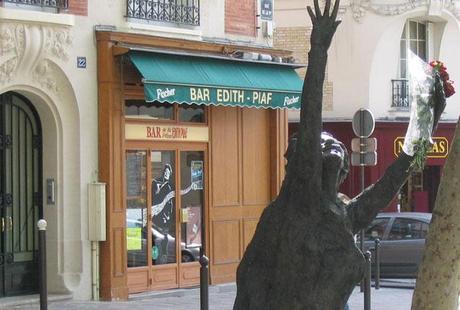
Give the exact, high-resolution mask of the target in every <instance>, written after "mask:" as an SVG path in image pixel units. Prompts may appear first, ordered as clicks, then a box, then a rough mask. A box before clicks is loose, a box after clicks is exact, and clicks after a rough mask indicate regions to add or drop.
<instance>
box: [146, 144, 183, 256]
mask: <svg viewBox="0 0 460 310" xmlns="http://www.w3.org/2000/svg"><path fill="white" fill-rule="evenodd" d="M175 155H176V152H175V151H152V152H151V155H150V161H151V169H152V170H151V176H152V181H151V192H152V195H151V197H152V204H151V205H152V208H151V217H152V229H151V230H152V241H153V246H152V263H153V264H154V265H164V264H175V263H176V262H177V245H176V177H175V171H176V165H175V162H176V158H175Z"/></svg>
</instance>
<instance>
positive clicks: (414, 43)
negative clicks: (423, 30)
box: [409, 40, 418, 55]
mask: <svg viewBox="0 0 460 310" xmlns="http://www.w3.org/2000/svg"><path fill="white" fill-rule="evenodd" d="M409 48H410V50H411V51H412V52H413V53H414V54H415V55H418V53H417V41H414V40H411V41H410V43H409Z"/></svg>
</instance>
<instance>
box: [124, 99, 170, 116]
mask: <svg viewBox="0 0 460 310" xmlns="http://www.w3.org/2000/svg"><path fill="white" fill-rule="evenodd" d="M125 116H127V117H133V118H151V119H160V120H172V119H174V106H173V105H172V104H170V103H159V102H145V101H144V100H126V103H125Z"/></svg>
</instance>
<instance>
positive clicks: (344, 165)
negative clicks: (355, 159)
mask: <svg viewBox="0 0 460 310" xmlns="http://www.w3.org/2000/svg"><path fill="white" fill-rule="evenodd" d="M321 152H322V155H323V167H324V166H325V165H326V166H327V167H328V168H330V169H332V170H334V169H339V171H338V173H339V177H338V184H341V183H342V182H343V181H344V180H345V178H346V177H347V175H348V172H349V170H350V163H349V158H348V151H347V148H346V147H345V145H344V144H343V143H342V142H340V141H339V140H337V139H336V138H334V137H333V136H332V135H331V134H330V133H328V132H323V133H322V134H321ZM323 169H324V168H323Z"/></svg>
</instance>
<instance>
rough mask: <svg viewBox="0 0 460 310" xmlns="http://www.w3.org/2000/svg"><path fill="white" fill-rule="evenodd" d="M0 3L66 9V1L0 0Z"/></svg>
mask: <svg viewBox="0 0 460 310" xmlns="http://www.w3.org/2000/svg"><path fill="white" fill-rule="evenodd" d="M2 2H6V3H14V4H19V5H32V6H39V7H42V8H54V9H68V8H69V1H68V0H0V4H1V3H2Z"/></svg>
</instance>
